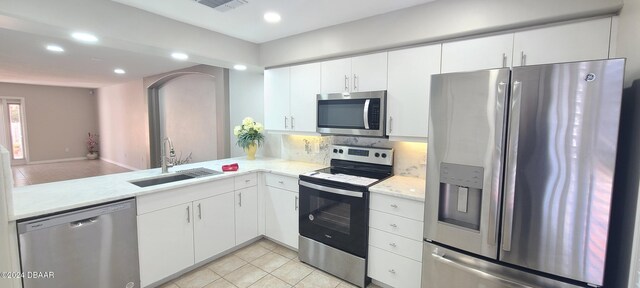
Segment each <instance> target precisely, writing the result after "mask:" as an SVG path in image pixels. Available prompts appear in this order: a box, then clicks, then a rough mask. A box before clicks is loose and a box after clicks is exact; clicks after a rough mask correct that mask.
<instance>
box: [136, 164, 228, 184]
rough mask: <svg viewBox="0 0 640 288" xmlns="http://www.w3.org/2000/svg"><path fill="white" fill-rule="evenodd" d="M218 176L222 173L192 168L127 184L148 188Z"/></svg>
mask: <svg viewBox="0 0 640 288" xmlns="http://www.w3.org/2000/svg"><path fill="white" fill-rule="evenodd" d="M218 174H222V172H220V171H215V170H211V169H207V168H194V169H187V170H181V171H176V172H175V173H174V174H169V175H161V176H157V177H153V178H147V179H141V180H134V181H129V183H131V184H133V185H136V186H138V187H149V186H154V185H160V184H165V183H171V182H176V181H182V180H188V179H193V178H200V177H206V176H213V175H218Z"/></svg>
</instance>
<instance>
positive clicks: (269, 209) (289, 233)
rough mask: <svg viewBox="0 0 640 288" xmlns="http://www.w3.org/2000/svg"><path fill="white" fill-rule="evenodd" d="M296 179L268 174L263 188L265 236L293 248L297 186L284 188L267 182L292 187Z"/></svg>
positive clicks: (296, 216)
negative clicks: (265, 187)
mask: <svg viewBox="0 0 640 288" xmlns="http://www.w3.org/2000/svg"><path fill="white" fill-rule="evenodd" d="M297 180H298V179H296V178H291V177H283V176H279V175H271V174H268V175H267V189H266V190H265V192H266V193H265V214H266V215H265V218H266V219H265V220H266V221H265V234H266V236H267V237H269V238H271V239H273V240H276V241H278V242H281V243H283V244H286V245H288V246H291V247H292V248H295V249H298V207H299V206H298V205H299V202H298V201H299V198H298V188H297V186H295V191H292V190H285V189H282V188H277V187H273V186H269V183H272V185H277V184H281V185H282V186H283V187H294V185H293V182H295V183H297ZM296 185H297V184H296ZM290 189H293V188H290Z"/></svg>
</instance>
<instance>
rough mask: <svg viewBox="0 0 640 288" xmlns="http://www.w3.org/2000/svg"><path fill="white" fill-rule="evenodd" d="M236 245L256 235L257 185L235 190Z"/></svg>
mask: <svg viewBox="0 0 640 288" xmlns="http://www.w3.org/2000/svg"><path fill="white" fill-rule="evenodd" d="M235 219H236V245H239V244H242V243H244V242H247V241H249V240H251V239H253V238H256V237H258V186H253V187H248V188H244V189H240V190H236V192H235Z"/></svg>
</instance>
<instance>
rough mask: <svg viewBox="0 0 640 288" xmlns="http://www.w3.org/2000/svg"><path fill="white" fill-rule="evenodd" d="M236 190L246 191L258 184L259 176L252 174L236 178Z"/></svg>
mask: <svg viewBox="0 0 640 288" xmlns="http://www.w3.org/2000/svg"><path fill="white" fill-rule="evenodd" d="M234 180H235V187H236V190H240V189H244V188H247V187H251V186H256V185H257V184H258V174H256V173H251V174H247V175H240V176H236V177H235V178H234Z"/></svg>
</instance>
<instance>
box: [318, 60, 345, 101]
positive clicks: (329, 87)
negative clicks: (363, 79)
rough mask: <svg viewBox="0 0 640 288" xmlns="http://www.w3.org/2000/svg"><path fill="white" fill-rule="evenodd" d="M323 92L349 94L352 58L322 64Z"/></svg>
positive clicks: (321, 81)
mask: <svg viewBox="0 0 640 288" xmlns="http://www.w3.org/2000/svg"><path fill="white" fill-rule="evenodd" d="M321 66H322V68H321V70H322V71H321V73H322V77H321V80H320V83H321V87H322V89H321V91H322V93H323V94H326V93H342V92H349V91H350V88H351V58H345V59H337V60H331V61H324V62H322V64H321Z"/></svg>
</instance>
